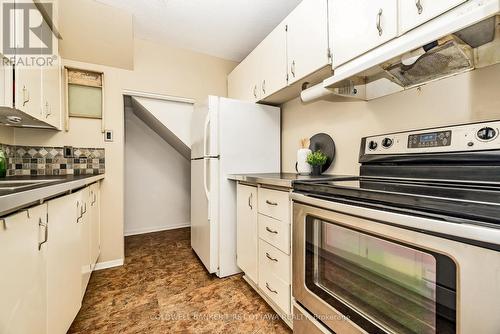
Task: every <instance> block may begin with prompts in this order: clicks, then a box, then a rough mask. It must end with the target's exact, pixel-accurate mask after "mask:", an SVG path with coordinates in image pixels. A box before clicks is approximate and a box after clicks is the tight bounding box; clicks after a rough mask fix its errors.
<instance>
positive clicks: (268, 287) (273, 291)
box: [266, 282, 278, 294]
mask: <svg viewBox="0 0 500 334" xmlns="http://www.w3.org/2000/svg"><path fill="white" fill-rule="evenodd" d="M266 288H267V290H269V291H271V292H272V293H275V294H278V291H276V290H273V289H271V287H270V286H269V283H267V282H266Z"/></svg>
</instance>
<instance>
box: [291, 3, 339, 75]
mask: <svg viewBox="0 0 500 334" xmlns="http://www.w3.org/2000/svg"><path fill="white" fill-rule="evenodd" d="M285 22H286V26H287V34H286V38H287V43H286V51H288V52H287V58H288V84H293V83H295V82H296V81H299V80H300V79H302V78H304V77H306V76H307V75H309V74H311V73H313V72H315V71H317V70H319V69H321V68H322V67H324V66H325V65H329V64H330V48H329V40H328V1H326V0H304V1H302V2H301V3H300V4H299V5H298V6H297V8H295V10H294V11H293V12H292V13H291V14H290V15H289V16H288V17H287V18H286V19H285Z"/></svg>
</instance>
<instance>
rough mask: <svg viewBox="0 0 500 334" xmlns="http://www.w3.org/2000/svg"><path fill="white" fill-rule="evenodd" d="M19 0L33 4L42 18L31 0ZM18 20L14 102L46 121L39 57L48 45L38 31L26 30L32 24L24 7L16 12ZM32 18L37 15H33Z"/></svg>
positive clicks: (16, 25) (32, 7)
mask: <svg viewBox="0 0 500 334" xmlns="http://www.w3.org/2000/svg"><path fill="white" fill-rule="evenodd" d="M19 4H22V5H27V6H30V13H37V14H38V15H35V17H36V19H39V20H42V21H41V22H40V24H41V23H42V22H43V18H42V16H41V14H40V13H39V12H38V11H36V7H35V4H34V3H33V2H32V1H25V2H19ZM13 17H14V20H15V47H16V71H15V72H16V73H15V78H16V79H15V88H16V92H15V106H16V108H17V109H19V110H21V111H23V112H25V113H26V114H28V115H30V116H32V117H34V118H36V119H39V120H42V121H44V115H43V110H42V95H41V93H42V66H40V65H39V61H41V60H38V59H37V58H41V56H42V53H41V51H40V52H38V51H36V53H34V52H35V51H32V50H36V49H39V50H41V49H42V48H44V47H45V45H44V43H43V41H42V39H41V38H39V37H38V36H36V35H35V34H33V33H31V34H25V26H26V25H27V24H31V21H30V22H25V19H26V17H25V15H24V11H23V10H17V2H16V10H15V11H14V14H13ZM30 19H35V18H31V16H30Z"/></svg>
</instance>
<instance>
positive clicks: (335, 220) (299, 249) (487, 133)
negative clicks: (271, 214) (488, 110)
mask: <svg viewBox="0 0 500 334" xmlns="http://www.w3.org/2000/svg"><path fill="white" fill-rule="evenodd" d="M499 134H500V121H492V122H483V123H475V124H466V125H459V126H449V127H442V128H435V129H426V130H417V131H409V132H401V133H393V134H387V135H380V136H372V137H367V138H363V139H362V142H361V150H360V158H359V162H360V163H361V169H360V176H359V177H350V178H349V177H347V178H345V179H336V180H333V181H317V182H296V183H295V184H294V193H293V194H292V199H293V202H294V203H293V216H294V222H293V224H294V225H293V296H294V298H295V306H296V311H298V312H301V313H306V314H308V318H309V319H311V321H312V322H314V323H315V324H316V325H317V326H316V327H318V328H323V331H325V330H326V331H332V332H336V333H338V334H342V333H398V334H404V333H419V334H422V333H423V334H426V333H463V334H465V333H484V334H487V333H492V334H493V333H495V334H497V333H500V318H499V317H498V314H500V137H499ZM296 323H297V328H298V329H299V330H300V328H301V326H305V325H304V324H305V323H304V322H303V321H302V322H300V321H296ZM310 325H311V324H307V326H310ZM294 326H295V324H294ZM308 328H309V327H308Z"/></svg>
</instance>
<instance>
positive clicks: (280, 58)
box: [255, 23, 287, 100]
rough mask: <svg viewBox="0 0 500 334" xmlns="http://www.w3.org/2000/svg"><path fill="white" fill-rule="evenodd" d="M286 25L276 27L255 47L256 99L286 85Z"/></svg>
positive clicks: (262, 97) (264, 96)
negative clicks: (256, 67) (256, 63)
mask: <svg viewBox="0 0 500 334" xmlns="http://www.w3.org/2000/svg"><path fill="white" fill-rule="evenodd" d="M286 35H287V32H286V25H285V24H283V23H282V24H280V25H279V26H278V27H276V28H275V29H274V30H273V31H272V32H271V33H270V34H269V35H268V36H267V37H266V38H265V39H264V40H263V41H262V43H260V44H259V46H258V47H257V48H256V49H255V51H256V59H257V62H258V69H257V73H258V76H257V94H258V96H257V100H262V99H264V98H266V97H267V96H270V95H272V94H274V93H276V92H277V91H279V90H280V89H282V88H283V87H286V84H287V81H286V80H287V77H286V70H287V61H286V54H287V52H286V50H287V44H286Z"/></svg>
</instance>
